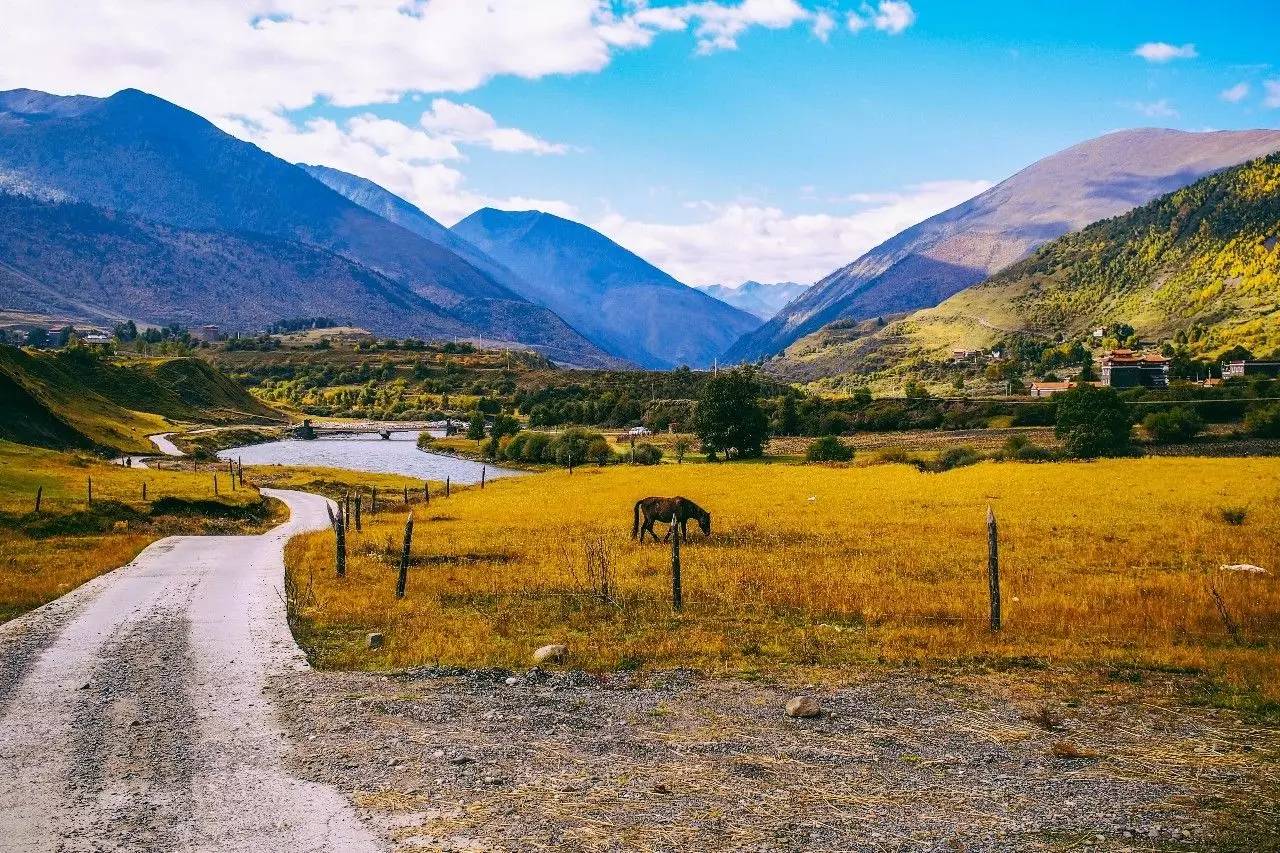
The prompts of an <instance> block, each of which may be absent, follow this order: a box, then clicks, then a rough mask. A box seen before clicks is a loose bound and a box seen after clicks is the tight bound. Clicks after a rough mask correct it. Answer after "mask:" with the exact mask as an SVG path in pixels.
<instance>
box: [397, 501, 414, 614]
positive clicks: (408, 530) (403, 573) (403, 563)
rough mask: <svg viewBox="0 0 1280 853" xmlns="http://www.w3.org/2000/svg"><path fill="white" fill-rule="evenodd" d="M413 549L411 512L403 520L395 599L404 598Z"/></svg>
mask: <svg viewBox="0 0 1280 853" xmlns="http://www.w3.org/2000/svg"><path fill="white" fill-rule="evenodd" d="M412 547H413V512H412V510H411V511H410V512H409V517H408V518H406V519H405V520H404V547H403V548H401V549H400V576H399V577H397V578H396V598H404V588H405V584H407V583H408V582H409V549H410V548H412Z"/></svg>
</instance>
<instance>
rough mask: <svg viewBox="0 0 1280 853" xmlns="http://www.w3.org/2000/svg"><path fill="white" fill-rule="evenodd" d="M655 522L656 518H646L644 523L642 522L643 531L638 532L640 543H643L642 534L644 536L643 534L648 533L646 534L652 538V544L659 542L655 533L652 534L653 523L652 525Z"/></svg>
mask: <svg viewBox="0 0 1280 853" xmlns="http://www.w3.org/2000/svg"><path fill="white" fill-rule="evenodd" d="M655 521H657V519H656V518H646V519H645V522H644V530H642V531H641V532H640V541H641V542H643V541H644V534H645V532H648V534H649V535H650V536H652V537H653V541H654V542H657V541H659V540H658V534H656V533H654V532H653V523H654V522H655Z"/></svg>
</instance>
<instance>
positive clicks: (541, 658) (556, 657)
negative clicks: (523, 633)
mask: <svg viewBox="0 0 1280 853" xmlns="http://www.w3.org/2000/svg"><path fill="white" fill-rule="evenodd" d="M568 656H569V647H568V646H564V645H560V644H559V643H552V644H551V645H549V646H543V647H542V648H540V649H538V650H537V651H536V652H534V653H533V662H534V663H564V659H565V658H567V657H568Z"/></svg>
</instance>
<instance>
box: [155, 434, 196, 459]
mask: <svg viewBox="0 0 1280 853" xmlns="http://www.w3.org/2000/svg"><path fill="white" fill-rule="evenodd" d="M171 435H173V433H171V432H162V433H159V434H158V435H149V436H147V438H149V439H151V443H152V444H154V445H155V446H156V449H157V450H159V451H160V452H161V453H163V454H164V455H165V456H186V455H187V454H185V453H183V452H182V451H181V450H179V449H178V445H176V444H174V443H173V442H172V441H170V440H169V436H171Z"/></svg>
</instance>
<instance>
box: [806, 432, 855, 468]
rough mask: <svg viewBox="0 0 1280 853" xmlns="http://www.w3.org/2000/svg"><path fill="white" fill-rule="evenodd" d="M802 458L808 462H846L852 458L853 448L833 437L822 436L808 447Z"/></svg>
mask: <svg viewBox="0 0 1280 853" xmlns="http://www.w3.org/2000/svg"><path fill="white" fill-rule="evenodd" d="M804 458H805V459H807V460H809V461H810V462H848V461H849V460H850V459H852V458H853V448H852V447H848V446H847V445H845V443H844V442H842V441H841V440H840V439H838V438H836V437H835V436H834V435H824V436H823V437H822V438H820V439H818V440H817V441H815V442H814V443H813V444H810V445H809V449H808V450H807V451H805V454H804Z"/></svg>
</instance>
